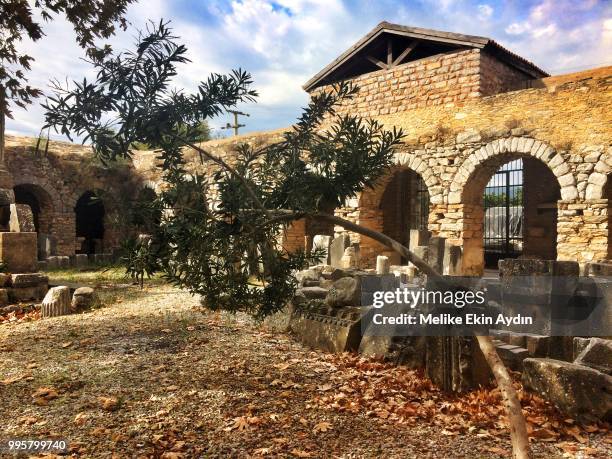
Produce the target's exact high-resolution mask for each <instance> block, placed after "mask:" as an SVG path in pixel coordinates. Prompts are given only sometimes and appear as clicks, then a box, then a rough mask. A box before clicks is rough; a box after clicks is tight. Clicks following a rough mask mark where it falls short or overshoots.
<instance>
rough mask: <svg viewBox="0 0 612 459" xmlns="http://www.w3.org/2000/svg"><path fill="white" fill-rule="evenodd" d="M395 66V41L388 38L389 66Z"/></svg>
mask: <svg viewBox="0 0 612 459" xmlns="http://www.w3.org/2000/svg"><path fill="white" fill-rule="evenodd" d="M391 67H393V43H392V42H391V38H387V68H391Z"/></svg>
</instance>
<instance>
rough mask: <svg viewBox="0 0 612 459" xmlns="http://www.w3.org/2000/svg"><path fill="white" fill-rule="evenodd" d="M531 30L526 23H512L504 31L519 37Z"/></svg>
mask: <svg viewBox="0 0 612 459" xmlns="http://www.w3.org/2000/svg"><path fill="white" fill-rule="evenodd" d="M529 29H531V26H530V25H529V23H528V22H513V23H512V24H510V25H509V26H508V27H506V28H505V29H504V30H505V31H506V33H507V34H510V35H521V34H523V33H525V32H527V31H528V30H529Z"/></svg>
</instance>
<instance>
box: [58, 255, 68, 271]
mask: <svg viewBox="0 0 612 459" xmlns="http://www.w3.org/2000/svg"><path fill="white" fill-rule="evenodd" d="M57 262H58V268H61V269H68V268H70V257H67V256H60V257H57Z"/></svg>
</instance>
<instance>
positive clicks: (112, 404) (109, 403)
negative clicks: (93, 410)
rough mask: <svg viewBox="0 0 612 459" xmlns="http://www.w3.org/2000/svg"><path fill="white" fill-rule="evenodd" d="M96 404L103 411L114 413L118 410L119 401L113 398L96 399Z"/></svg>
mask: <svg viewBox="0 0 612 459" xmlns="http://www.w3.org/2000/svg"><path fill="white" fill-rule="evenodd" d="M98 403H99V405H100V408H102V409H103V410H105V411H115V410H116V409H117V408H119V400H117V399H116V398H115V397H98Z"/></svg>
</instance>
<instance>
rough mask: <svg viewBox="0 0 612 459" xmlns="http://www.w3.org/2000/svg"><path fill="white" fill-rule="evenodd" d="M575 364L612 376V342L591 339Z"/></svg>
mask: <svg viewBox="0 0 612 459" xmlns="http://www.w3.org/2000/svg"><path fill="white" fill-rule="evenodd" d="M574 363H577V364H578V365H584V366H586V367H591V368H594V369H596V370H599V371H601V372H602V373H605V374H607V375H612V340H609V339H603V338H591V339H590V340H589V343H588V344H587V346H586V347H585V348H584V349H583V350H582V352H580V354H578V356H577V357H576V360H574Z"/></svg>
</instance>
